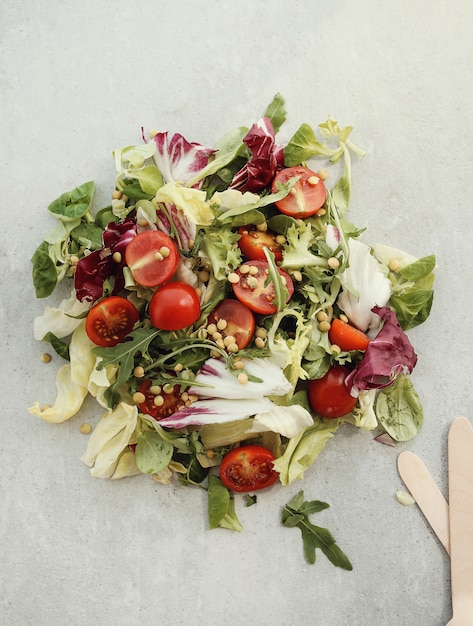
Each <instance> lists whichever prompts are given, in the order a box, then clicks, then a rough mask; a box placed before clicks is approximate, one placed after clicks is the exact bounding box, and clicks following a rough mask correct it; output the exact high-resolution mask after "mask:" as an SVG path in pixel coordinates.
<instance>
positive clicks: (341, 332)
mask: <svg viewBox="0 0 473 626" xmlns="http://www.w3.org/2000/svg"><path fill="white" fill-rule="evenodd" d="M328 338H329V339H330V343H332V344H336V345H337V346H339V347H340V348H341V349H342V350H346V351H347V352H349V351H350V350H361V351H364V350H366V348H367V347H368V344H369V342H370V339H369V337H368V336H367V335H365V333H364V332H362V331H361V330H358V328H355V327H354V326H351V325H350V324H348V323H347V322H344V321H343V320H341V319H338V318H335V319H333V320H332V323H331V326H330V330H329V331H328Z"/></svg>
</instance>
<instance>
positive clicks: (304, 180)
mask: <svg viewBox="0 0 473 626" xmlns="http://www.w3.org/2000/svg"><path fill="white" fill-rule="evenodd" d="M295 176H299V180H298V181H297V182H296V184H295V185H294V186H293V187H292V189H291V191H290V192H289V193H288V194H287V196H285V197H284V198H282V199H281V200H278V201H277V202H275V205H276V206H277V208H278V209H279V211H280V212H281V213H284V214H285V215H290V216H291V217H295V218H304V217H310V216H311V215H315V214H316V213H317V212H318V211H319V209H321V208H322V206H323V204H324V202H325V198H326V196H327V190H326V188H325V185H324V182H323V180H321V179H320V178H319V176H317V174H316V173H315V172H313V171H312V170H310V169H309V168H307V167H303V166H302V165H296V166H295V167H286V168H284V169H282V170H279V172H278V173H277V174H276V176H275V177H274V180H273V183H272V192H273V193H276V192H277V191H278V189H277V183H287V182H288V181H289V180H290V179H291V178H294V177H295Z"/></svg>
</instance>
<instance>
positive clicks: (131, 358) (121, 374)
mask: <svg viewBox="0 0 473 626" xmlns="http://www.w3.org/2000/svg"><path fill="white" fill-rule="evenodd" d="M159 332H160V331H159V330H151V329H148V328H137V329H136V330H133V331H132V332H131V333H130V334H129V335H128V336H127V340H126V341H124V342H123V343H119V344H117V345H116V346H114V347H113V348H94V349H93V350H92V352H93V353H94V354H95V355H96V356H100V357H102V360H101V361H100V363H98V365H97V369H99V370H101V369H103V368H104V367H105V366H106V365H119V366H120V367H119V369H118V374H117V384H119V385H120V384H123V383H125V382H126V381H127V380H128V378H130V376H131V374H132V372H133V369H134V367H135V355H136V354H138V353H139V354H141V355H142V356H145V355H147V353H148V348H149V345H150V343H151V342H152V341H153V339H154V338H155V337H156V336H157V335H158V334H159Z"/></svg>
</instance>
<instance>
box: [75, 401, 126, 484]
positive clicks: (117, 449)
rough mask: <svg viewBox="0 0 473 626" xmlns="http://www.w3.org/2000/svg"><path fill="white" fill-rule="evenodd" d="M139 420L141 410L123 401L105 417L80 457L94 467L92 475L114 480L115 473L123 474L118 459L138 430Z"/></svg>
mask: <svg viewBox="0 0 473 626" xmlns="http://www.w3.org/2000/svg"><path fill="white" fill-rule="evenodd" d="M137 419H138V408H137V407H136V406H131V405H130V404H125V403H124V402H120V404H118V406H117V407H116V408H115V409H113V411H110V412H108V413H106V414H105V415H104V416H103V417H102V419H101V420H100V422H99V423H98V425H97V427H96V428H95V430H94V431H93V432H92V435H91V436H90V439H89V444H88V446H87V450H86V451H85V454H84V455H83V456H82V457H81V461H83V462H84V463H85V464H86V465H88V466H89V467H90V468H91V470H90V473H91V474H92V476H96V477H98V478H111V477H112V476H113V475H114V473H115V472H116V471H118V472H119V473H121V472H122V471H123V468H122V469H120V468H119V467H118V466H119V460H120V457H121V455H122V453H123V452H124V450H125V448H126V447H127V446H128V444H129V442H130V437H131V436H132V434H133V432H134V431H135V428H136V422H137Z"/></svg>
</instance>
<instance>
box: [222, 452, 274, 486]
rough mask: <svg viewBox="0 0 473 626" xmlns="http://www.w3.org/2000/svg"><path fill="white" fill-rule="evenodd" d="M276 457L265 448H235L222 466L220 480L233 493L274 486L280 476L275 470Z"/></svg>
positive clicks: (225, 458) (224, 459) (226, 456)
mask: <svg viewBox="0 0 473 626" xmlns="http://www.w3.org/2000/svg"><path fill="white" fill-rule="evenodd" d="M273 461H274V455H273V454H272V452H270V451H269V450H267V449H266V448H263V446H256V445H248V446H240V447H239V448H233V450H230V452H227V454H226V455H225V456H224V457H223V460H222V462H221V464H220V480H221V481H222V483H223V484H224V485H225V487H227V488H228V489H231V490H232V491H238V492H245V491H256V490H258V489H264V488H265V487H269V486H270V485H272V484H274V483H275V482H276V481H277V479H278V477H279V474H278V472H276V471H275V470H274V469H273Z"/></svg>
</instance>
